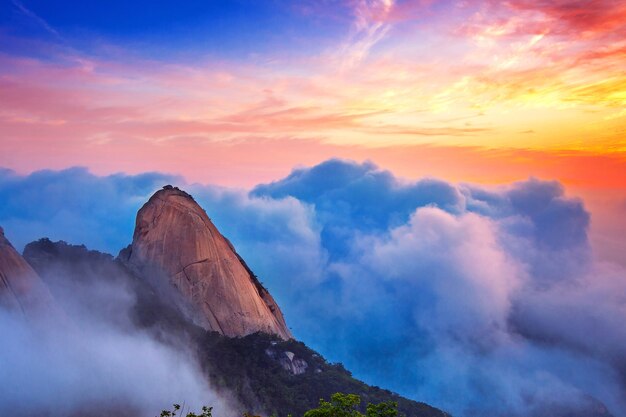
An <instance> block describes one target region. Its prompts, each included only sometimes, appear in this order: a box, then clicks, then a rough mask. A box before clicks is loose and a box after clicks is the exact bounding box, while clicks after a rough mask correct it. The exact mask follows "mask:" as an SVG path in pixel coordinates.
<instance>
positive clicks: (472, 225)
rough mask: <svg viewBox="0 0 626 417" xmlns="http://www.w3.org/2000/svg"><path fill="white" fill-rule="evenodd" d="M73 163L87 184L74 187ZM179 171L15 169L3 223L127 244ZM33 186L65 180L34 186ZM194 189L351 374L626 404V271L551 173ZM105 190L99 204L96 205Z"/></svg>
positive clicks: (20, 230)
mask: <svg viewBox="0 0 626 417" xmlns="http://www.w3.org/2000/svg"><path fill="white" fill-rule="evenodd" d="M75 177H76V178H82V181H86V183H87V184H90V187H81V188H79V189H80V193H76V192H70V189H69V188H70V184H76V182H75V181H76V180H75V179H73V178H75ZM7 178H8V179H7ZM170 180H174V181H178V184H179V185H184V184H181V182H182V181H181V180H180V179H176V178H172V177H168V176H163V175H161V174H146V175H144V176H124V175H117V176H111V177H96V176H93V175H91V174H89V173H88V172H86V171H84V170H68V171H60V172H52V171H45V172H38V173H35V174H32V175H30V176H26V177H20V176H17V175H15V174H14V173H11V172H6V171H5V172H4V173H2V175H0V184H6V183H10V184H11V187H12V188H11V190H12V192H11V193H10V194H9V193H7V192H6V191H4V190H7V189H8V188H7V187H6V186H1V187H0V196H1V197H3V199H4V201H8V203H7V204H5V205H4V207H3V208H2V211H0V224H2V225H3V226H5V230H6V233H7V235H8V236H9V238H12V239H14V240H15V241H19V239H22V242H26V241H28V240H29V239H31V238H35V237H40V235H51V236H53V237H54V238H63V239H66V240H71V241H76V239H79V238H81V237H83V236H85V237H87V236H89V235H97V233H98V231H101V230H103V231H106V233H108V234H109V235H108V236H109V237H108V238H107V239H102V238H100V240H98V241H95V240H92V241H91V244H93V245H94V248H97V249H104V250H108V251H110V252H116V251H117V250H118V249H119V248H121V247H122V246H124V245H125V244H126V243H128V242H129V241H130V239H131V234H132V219H133V216H134V212H135V211H136V210H137V209H138V208H139V206H140V205H141V204H142V203H143V201H144V200H145V196H147V195H148V194H150V192H151V191H153V190H154V189H156V188H157V187H158V186H160V185H162V183H159V181H164V182H168V181H170ZM38 183H42V184H46V187H48V188H49V189H50V190H54V192H52V191H51V192H49V193H45V192H44V193H37V192H33V191H32V190H37V189H38V187H39V185H38ZM184 186H185V188H186V189H188V190H189V191H190V192H191V193H192V194H193V195H194V197H195V198H196V199H197V200H198V201H199V203H200V204H201V205H202V206H203V207H204V208H206V210H207V212H208V214H209V216H210V217H211V218H212V220H213V221H214V222H215V223H216V225H217V226H218V228H220V230H222V231H223V233H224V234H225V235H226V236H227V237H228V238H229V239H230V240H231V241H233V243H234V244H235V246H236V247H237V249H238V251H239V252H240V253H241V254H242V256H243V257H244V258H245V259H246V261H247V262H248V263H249V264H250V266H251V267H252V268H253V270H254V271H255V272H256V273H257V274H258V275H259V277H260V278H261V280H263V281H264V283H265V285H266V286H268V287H269V289H270V291H271V292H272V293H273V294H274V295H275V296H276V298H277V300H278V302H279V304H280V305H281V307H282V309H283V311H284V312H285V315H286V318H287V322H288V324H289V325H290V326H291V327H292V329H293V331H294V334H295V335H296V337H298V338H300V339H302V340H303V341H305V342H306V343H308V344H309V345H311V346H312V347H314V348H316V349H318V350H320V351H321V352H322V353H323V354H324V355H326V356H328V357H329V358H330V359H331V360H338V361H342V362H344V363H345V364H346V365H347V367H348V368H349V369H351V370H352V371H353V372H354V374H355V375H356V376H357V377H360V378H363V379H365V380H366V381H367V382H369V383H372V384H376V385H381V386H385V387H388V388H391V389H394V390H397V391H399V392H401V393H402V394H405V395H408V396H410V397H412V398H416V399H419V400H422V401H426V402H429V403H431V404H433V405H436V406H439V407H441V408H443V409H446V410H448V411H450V412H452V413H453V414H454V415H455V416H459V417H463V416H485V415H489V416H498V415H507V416H511V415H513V416H539V415H559V413H561V414H568V413H569V414H571V413H570V411H572V410H574V411H576V412H582V413H584V412H585V410H588V409H590V408H594V409H596V410H597V409H598V407H601V406H600V405H599V404H598V403H597V400H599V401H601V402H602V403H603V404H604V405H606V406H607V407H608V409H609V410H610V411H611V412H612V413H613V414H614V415H616V416H617V415H623V414H625V413H626V398H625V395H624V392H625V389H626V363H625V362H624V359H623V358H626V348H625V347H626V329H625V328H624V326H623V322H624V319H625V318H626V299H624V296H623V294H625V293H626V271H624V270H623V269H621V268H620V267H618V266H616V265H610V264H602V263H598V262H596V261H594V258H593V253H592V248H591V247H590V244H589V241H588V238H587V233H588V227H589V222H590V216H589V214H588V212H587V211H586V210H585V207H584V204H583V202H582V201H581V200H578V199H575V198H571V197H569V196H567V195H566V194H565V190H564V189H563V187H562V186H561V185H560V184H559V183H558V182H550V181H541V180H537V179H529V180H527V181H523V182H519V183H513V184H510V185H507V186H502V187H492V188H486V187H480V186H476V185H471V184H451V183H447V182H444V181H440V180H437V179H432V178H425V179H422V180H419V181H415V182H409V181H403V180H401V179H398V178H397V177H395V176H394V175H393V174H392V173H391V172H388V171H384V170H381V169H379V168H378V167H376V166H375V165H374V164H372V163H362V164H359V163H354V162H350V161H342V160H329V161H327V162H324V163H322V164H319V165H317V166H314V167H310V168H298V169H295V170H294V171H293V172H292V173H291V174H290V175H289V176H287V177H286V178H284V179H282V180H280V181H276V182H274V183H270V184H263V185H259V186H257V187H256V188H254V189H253V190H252V191H250V192H246V191H242V190H233V189H225V188H219V187H214V186H204V185H198V184H188V185H184ZM29 187H30V188H29ZM29 189H30V190H31V192H27V190H29ZM73 189H74V190H76V189H77V188H73ZM100 190H107V194H105V195H106V196H108V197H110V198H111V200H109V201H107V203H106V206H105V207H103V208H102V211H101V212H102V213H105V214H100V213H101V212H98V211H95V212H94V211H93V210H90V209H89V208H91V207H96V206H97V204H96V203H97V202H99V201H100V200H101V198H102V195H101V191H100ZM59 195H63V196H65V197H64V199H65V200H67V201H64V203H63V204H67V207H69V208H68V209H67V210H69V212H68V213H66V215H67V216H72V217H75V218H76V219H77V222H78V224H82V225H85V227H87V230H85V231H84V232H82V234H77V233H76V232H74V231H73V229H67V227H66V226H65V225H63V223H61V224H57V223H55V222H54V221H51V220H50V219H55V218H63V216H60V215H59V214H58V212H59V211H62V210H63V209H62V208H61V207H62V206H63V205H62V204H60V203H55V202H56V201H57V199H58V198H59V197H58V196H59ZM12 196H19V199H16V200H14V201H11V199H12V198H13V197H12ZM49 200H51V201H49ZM79 202H82V203H80V204H79ZM20 205H28V206H36V207H40V209H38V210H31V209H30V208H28V209H25V210H22V209H20ZM7 207H8V208H7ZM41 207H47V209H45V210H44V209H42V208H41ZM54 207H57V209H55V208H54ZM55 210H56V211H55ZM25 213H26V214H28V215H26V214H25ZM51 214H52V215H51ZM36 232H37V233H40V235H37V236H32V237H31V236H30V235H33V234H34V233H36ZM92 239H93V238H92ZM84 241H85V242H87V243H90V241H88V240H87V239H85V240H84ZM594 398H595V399H597V400H595V399H594Z"/></svg>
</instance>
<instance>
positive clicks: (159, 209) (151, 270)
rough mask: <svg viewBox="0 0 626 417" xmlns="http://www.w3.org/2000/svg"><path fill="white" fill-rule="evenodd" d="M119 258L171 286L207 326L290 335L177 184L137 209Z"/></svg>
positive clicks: (240, 332) (260, 289)
mask: <svg viewBox="0 0 626 417" xmlns="http://www.w3.org/2000/svg"><path fill="white" fill-rule="evenodd" d="M120 259H121V260H122V261H123V262H125V263H126V264H127V265H128V266H129V267H130V268H132V269H133V270H135V271H137V272H139V273H140V274H141V275H142V276H150V277H152V279H153V280H154V279H156V280H161V281H169V283H171V284H173V286H174V287H175V288H176V289H178V292H179V293H180V294H179V295H180V296H181V297H180V298H182V300H183V301H184V302H185V303H186V304H187V306H188V307H189V310H191V313H192V316H193V318H194V320H195V321H196V322H197V323H198V324H199V325H201V326H202V327H204V328H205V329H207V330H213V331H217V332H219V333H221V334H224V335H226V336H229V337H238V336H245V335H248V334H251V333H255V332H259V331H260V332H264V333H268V334H275V335H278V336H280V337H281V338H282V339H285V340H286V339H290V338H291V337H292V336H291V333H290V332H289V329H288V328H287V325H286V324H285V320H284V318H283V315H282V313H281V311H280V309H279V307H278V305H277V304H276V302H275V301H274V299H273V298H272V296H271V295H270V294H269V292H268V291H267V290H266V289H265V288H264V287H263V286H262V285H261V283H260V282H259V281H258V280H257V278H256V277H255V275H254V274H253V273H252V271H251V270H250V269H249V268H248V266H247V265H246V264H245V262H244V261H243V259H241V257H240V256H239V255H238V254H237V252H236V251H235V249H234V247H233V246H232V245H231V244H230V242H229V241H228V240H227V239H226V238H225V237H224V236H222V234H221V233H220V232H219V231H218V230H217V228H216V227H215V226H214V225H213V223H212V222H211V220H210V219H209V217H208V216H207V214H206V212H205V211H204V210H203V209H202V208H201V207H200V206H199V205H198V204H197V203H196V202H195V200H194V199H193V198H192V197H191V196H190V195H189V194H187V193H186V192H184V191H181V190H179V189H178V188H175V187H171V186H165V187H163V189H162V190H159V191H158V192H156V193H155V194H154V195H153V196H152V197H151V198H150V200H149V201H148V202H147V203H146V204H145V205H144V206H143V207H142V208H141V209H140V210H139V212H138V214H137V221H136V226H135V233H134V235H133V243H132V245H131V246H130V247H129V248H127V249H125V250H124V251H122V252H121V253H120Z"/></svg>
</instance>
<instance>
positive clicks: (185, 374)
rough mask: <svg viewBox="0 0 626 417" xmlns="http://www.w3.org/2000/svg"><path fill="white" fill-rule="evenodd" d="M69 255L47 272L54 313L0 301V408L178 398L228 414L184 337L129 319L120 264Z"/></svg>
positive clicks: (109, 408) (150, 405)
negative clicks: (68, 263)
mask: <svg viewBox="0 0 626 417" xmlns="http://www.w3.org/2000/svg"><path fill="white" fill-rule="evenodd" d="M94 259H95V258H93V257H92V259H91V261H94ZM73 262H74V263H73V264H72V267H71V268H65V269H63V268H62V267H55V266H54V265H53V267H52V268H50V269H49V270H47V272H46V276H45V282H46V284H47V285H48V287H49V288H50V289H51V292H52V293H53V295H54V298H55V302H56V303H57V304H58V305H59V306H60V308H62V309H63V310H64V312H65V313H66V314H64V315H63V316H62V317H61V318H60V319H59V317H58V316H55V317H37V316H32V317H29V319H28V320H25V318H24V317H23V316H21V315H20V316H18V315H16V314H12V313H11V312H9V311H6V310H0V332H2V335H3V343H2V347H0V352H1V354H2V356H3V357H5V358H10V360H5V361H3V362H2V363H1V364H0V384H2V386H3V387H5V388H4V389H3V394H2V401H0V414H2V415H15V416H19V417H31V416H40V415H45V416H50V417H57V416H58V417H64V416H70V415H72V416H78V415H81V416H92V417H96V416H105V415H112V414H114V415H119V416H129V417H130V416H141V417H151V416H154V415H156V414H157V413H159V412H160V411H161V410H163V409H169V408H170V407H171V405H172V404H173V403H183V404H185V405H186V406H187V407H191V409H196V410H197V409H200V407H201V406H202V405H206V404H208V405H212V406H214V407H215V410H216V413H219V414H220V415H224V416H232V415H234V413H233V411H232V409H231V408H230V407H229V403H228V401H226V400H225V399H224V395H218V394H217V393H216V392H215V391H213V390H212V388H211V387H210V386H209V383H208V382H207V380H206V375H204V373H203V371H202V370H201V369H200V366H199V365H198V363H197V362H196V359H195V353H194V351H193V349H192V348H191V347H190V346H185V345H184V343H182V341H181V340H182V339H184V338H179V339H173V338H172V337H163V333H160V332H159V331H155V329H149V328H144V327H137V326H136V324H135V323H136V320H135V319H134V315H133V314H134V312H135V308H136V299H135V298H136V295H135V294H134V293H133V291H132V289H130V287H131V286H132V284H131V283H129V282H127V281H125V280H128V278H127V276H124V275H122V273H121V270H116V269H115V268H114V267H113V268H111V267H108V268H107V267H104V268H102V266H103V265H102V264H101V265H96V266H94V265H88V266H86V267H85V265H80V264H79V262H81V261H80V260H77V258H76V259H74V261H73ZM107 262H108V260H107ZM72 268H73V269H72ZM90 268H91V269H90ZM71 271H73V272H71ZM115 273H118V274H120V275H114V274H115ZM72 274H74V275H72ZM71 280H76V282H74V283H73V284H68V282H70V281H71Z"/></svg>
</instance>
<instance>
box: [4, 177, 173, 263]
mask: <svg viewBox="0 0 626 417" xmlns="http://www.w3.org/2000/svg"><path fill="white" fill-rule="evenodd" d="M177 179H178V178H177V177H175V176H172V175H167V174H160V173H146V174H140V175H135V176H129V175H124V174H114V175H110V176H106V177H98V176H96V175H93V174H91V173H89V172H88V171H87V169H85V168H70V169H66V170H62V171H51V170H43V171H37V172H34V173H32V174H30V175H27V176H21V175H18V174H16V173H15V172H14V171H11V170H0V200H1V201H2V205H0V224H2V225H3V227H4V228H5V230H6V232H7V236H8V238H9V239H10V240H11V241H12V243H13V244H14V245H15V247H16V248H18V250H21V249H22V248H23V246H24V245H25V244H26V243H28V242H31V241H33V240H36V239H39V238H41V237H43V236H46V237H49V238H51V239H54V240H59V239H63V240H66V241H68V242H72V243H79V244H85V245H87V246H89V247H90V248H92V249H99V250H105V251H107V252H112V253H116V252H117V251H118V250H119V249H121V248H123V247H124V246H126V245H127V244H128V243H130V242H129V237H132V231H133V229H134V226H135V223H134V217H135V214H136V212H137V210H138V208H139V207H140V206H141V205H142V204H143V203H144V202H145V201H146V200H147V198H148V197H149V196H150V195H151V194H152V193H153V192H154V191H155V190H157V189H158V188H160V187H161V186H163V185H164V184H167V183H169V182H175V181H176V180H177Z"/></svg>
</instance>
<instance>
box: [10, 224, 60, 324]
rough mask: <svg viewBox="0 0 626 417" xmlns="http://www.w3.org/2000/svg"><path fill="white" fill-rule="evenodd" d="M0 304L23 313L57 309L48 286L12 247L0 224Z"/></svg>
mask: <svg viewBox="0 0 626 417" xmlns="http://www.w3.org/2000/svg"><path fill="white" fill-rule="evenodd" d="M0 305H2V306H5V307H8V308H9V309H12V310H15V311H20V312H22V313H23V314H25V315H26V316H31V315H33V314H36V313H37V312H52V311H54V312H57V313H58V310H57V306H56V305H55V303H54V300H53V298H52V296H51V295H50V292H49V291H48V288H47V287H46V285H44V283H43V282H42V281H41V278H39V276H38V275H37V273H36V272H35V271H34V270H33V268H31V266H30V265H29V264H28V263H27V262H26V261H25V260H24V258H22V256H21V255H20V254H19V253H18V252H17V251H16V250H15V248H14V247H13V246H12V245H11V243H10V242H9V241H8V240H7V238H6V237H5V236H4V230H3V229H2V228H1V227H0Z"/></svg>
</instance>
